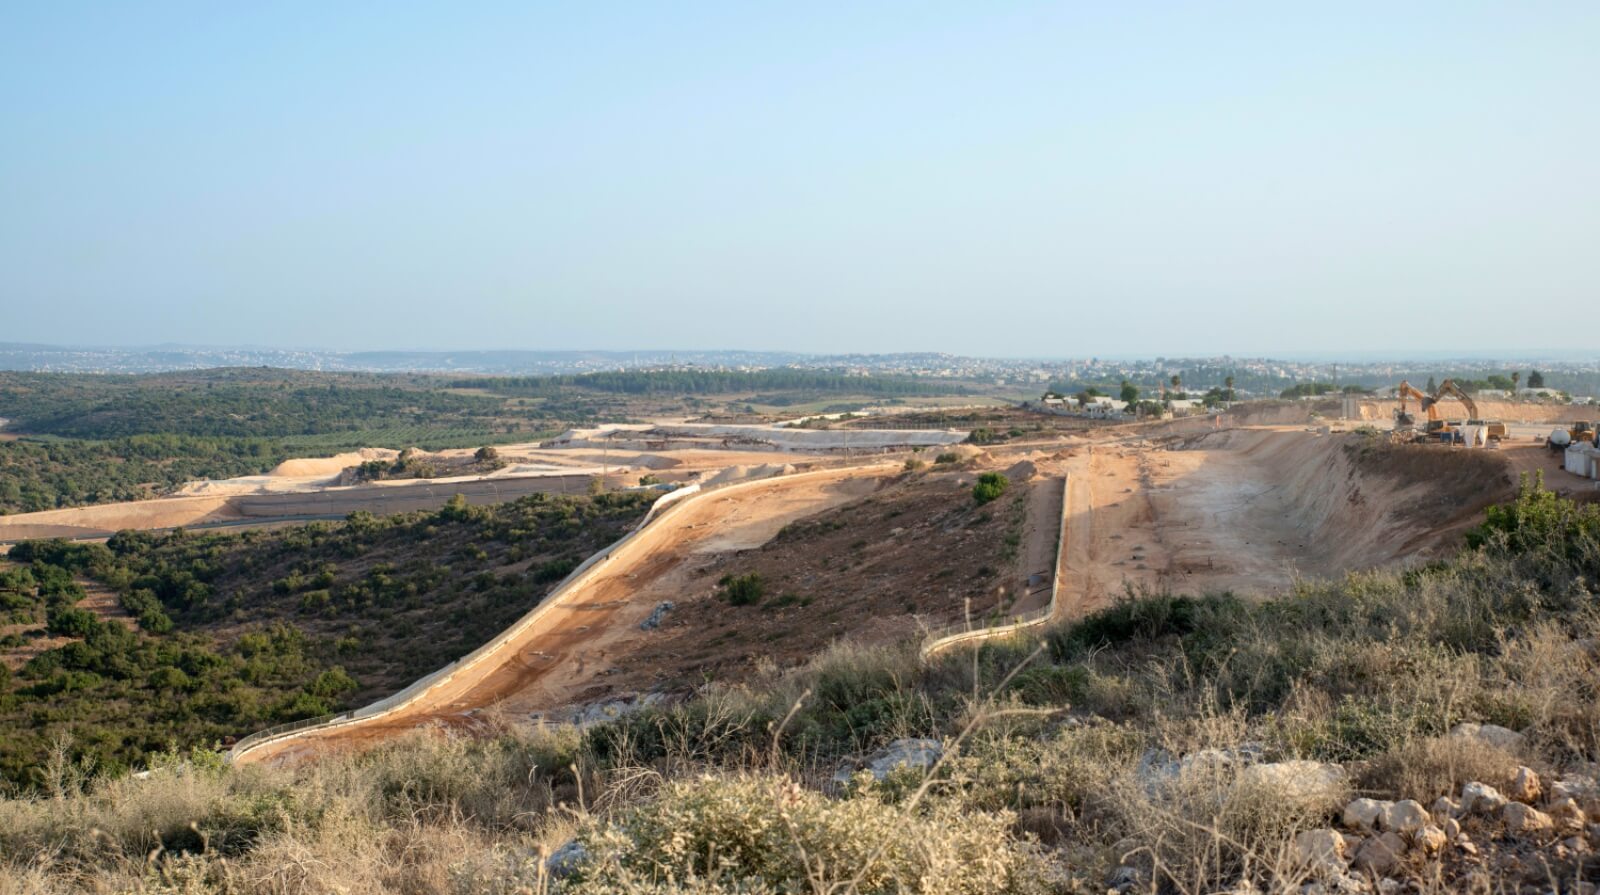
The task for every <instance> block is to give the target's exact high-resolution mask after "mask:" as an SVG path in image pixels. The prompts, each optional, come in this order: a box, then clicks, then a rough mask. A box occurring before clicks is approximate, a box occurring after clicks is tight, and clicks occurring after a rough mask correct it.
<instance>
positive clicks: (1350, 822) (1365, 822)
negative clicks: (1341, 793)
mask: <svg viewBox="0 0 1600 895" xmlns="http://www.w3.org/2000/svg"><path fill="white" fill-rule="evenodd" d="M1390 804H1391V803H1390V802H1380V801H1378V800H1377V799H1356V800H1355V801H1353V802H1351V803H1350V804H1348V805H1346V806H1344V817H1343V820H1344V825H1345V826H1347V827H1349V828H1350V829H1352V830H1361V831H1362V832H1365V833H1370V832H1372V831H1373V830H1375V829H1377V828H1378V818H1380V817H1382V816H1383V812H1384V811H1385V810H1386V809H1387V808H1388V807H1389V805H1390Z"/></svg>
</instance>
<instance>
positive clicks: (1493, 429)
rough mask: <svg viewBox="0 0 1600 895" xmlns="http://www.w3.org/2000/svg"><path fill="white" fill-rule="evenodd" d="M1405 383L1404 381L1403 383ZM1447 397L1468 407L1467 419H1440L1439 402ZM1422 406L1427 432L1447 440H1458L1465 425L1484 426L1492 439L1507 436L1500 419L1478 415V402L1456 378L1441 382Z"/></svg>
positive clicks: (1504, 426) (1499, 439)
mask: <svg viewBox="0 0 1600 895" xmlns="http://www.w3.org/2000/svg"><path fill="white" fill-rule="evenodd" d="M1402 384H1404V383H1402ZM1446 397H1450V398H1455V399H1456V400H1457V401H1460V402H1461V405H1462V406H1463V407H1465V408H1467V419H1466V420H1465V421H1464V422H1463V421H1455V420H1441V419H1439V402H1440V401H1442V400H1444V399H1445V398H1446ZM1422 408H1423V409H1424V410H1426V411H1427V412H1428V427H1427V430H1426V434H1427V435H1429V436H1431V437H1437V438H1440V439H1442V440H1445V441H1458V440H1460V438H1461V436H1462V431H1461V430H1462V428H1463V427H1464V426H1484V427H1485V428H1486V429H1487V430H1488V432H1487V437H1488V439H1489V440H1490V441H1501V440H1503V439H1504V438H1505V437H1506V433H1507V430H1506V424H1505V423H1503V422H1501V421H1500V420H1486V419H1483V418H1482V417H1480V416H1478V402H1476V401H1474V400H1472V396H1471V395H1469V394H1467V393H1466V392H1465V391H1462V389H1461V386H1459V385H1456V381H1455V380H1454V379H1446V380H1445V381H1443V382H1441V383H1439V387H1438V388H1437V389H1435V390H1434V392H1433V394H1432V395H1430V396H1428V397H1427V398H1425V399H1424V400H1423V402H1422Z"/></svg>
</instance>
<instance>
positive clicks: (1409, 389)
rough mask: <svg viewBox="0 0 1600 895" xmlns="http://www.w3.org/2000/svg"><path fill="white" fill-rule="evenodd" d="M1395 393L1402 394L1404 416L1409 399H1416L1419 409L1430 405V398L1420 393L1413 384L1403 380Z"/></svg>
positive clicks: (1401, 408)
mask: <svg viewBox="0 0 1600 895" xmlns="http://www.w3.org/2000/svg"><path fill="white" fill-rule="evenodd" d="M1395 391H1396V392H1399V393H1400V412H1401V413H1402V414H1403V413H1405V412H1406V399H1407V398H1416V399H1417V405H1418V406H1419V407H1426V406H1427V405H1428V396H1427V395H1425V394H1423V393H1422V392H1421V391H1419V390H1418V389H1417V388H1416V387H1415V386H1413V385H1412V384H1411V383H1409V382H1406V381H1405V380H1403V379H1402V380H1400V384H1399V385H1398V386H1396V387H1395Z"/></svg>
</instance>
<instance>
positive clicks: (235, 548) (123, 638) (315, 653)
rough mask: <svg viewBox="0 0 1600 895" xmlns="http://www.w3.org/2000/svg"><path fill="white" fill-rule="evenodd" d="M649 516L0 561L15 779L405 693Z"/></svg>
mask: <svg viewBox="0 0 1600 895" xmlns="http://www.w3.org/2000/svg"><path fill="white" fill-rule="evenodd" d="M650 499H651V497H650V496H649V495H646V494H637V493H635V494H629V493H620V494H603V495H598V496H595V497H554V496H545V495H534V496H531V497H528V498H524V499H522V500H518V501H515V502H512V503H506V504H500V505H496V506H489V507H477V506H467V505H466V504H465V503H462V502H460V501H453V502H452V503H451V504H449V505H447V506H446V507H444V508H442V509H440V510H439V511H437V512H431V513H408V514H401V515H395V516H387V517H376V516H373V515H371V514H368V513H357V514H353V515H352V516H351V517H350V518H349V519H348V520H346V521H343V522H328V523H313V524H309V525H301V526H295V527H290V528H283V529H277V530H272V531H249V532H243V533H239V534H227V535H224V534H189V533H185V532H183V531H181V530H180V531H175V532H171V533H165V534H153V533H141V532H123V533H121V534H119V535H117V536H116V537H114V538H112V539H111V540H110V541H109V542H108V543H106V544H72V543H67V542H62V541H32V542H24V543H22V544H19V545H17V546H16V547H15V548H13V550H12V551H11V554H10V556H9V557H6V558H4V559H3V560H0V601H3V602H0V611H3V612H4V616H3V617H0V622H3V623H4V627H3V628H0V632H3V633H0V661H3V662H4V666H3V668H4V671H0V723H3V724H4V725H5V728H6V730H7V735H6V736H5V737H4V738H0V778H3V779H4V780H5V781H7V782H9V783H10V784H12V785H13V786H23V787H28V786H37V785H39V784H41V783H42V782H44V781H43V777H42V774H43V773H44V769H45V768H46V766H47V763H48V759H49V758H50V755H51V754H52V751H53V750H59V751H60V752H61V755H62V757H63V758H64V759H65V760H67V761H70V762H73V763H75V764H80V765H83V766H85V767H94V768H97V769H99V770H100V771H102V772H107V773H113V774H114V773H117V772H119V771H120V770H122V769H126V768H129V767H135V766H139V765H141V764H143V763H144V762H145V761H146V760H147V758H148V757H149V756H150V755H151V754H152V753H154V752H158V751H161V750H166V749H172V748H178V749H189V748H195V747H199V748H210V747H212V746H214V745H215V744H216V743H218V742H220V741H221V740H223V738H226V737H237V736H242V735H244V734H247V733H250V732H252V731H254V730H256V729H259V728H261V727H265V726H267V725H270V724H275V723H279V722H284V721H292V720H297V719H300V718H307V717H314V716H317V715H322V714H325V713H328V712H331V711H334V710H336V709H340V708H344V707H346V706H351V705H359V704H363V703H365V702H368V701H371V700H372V699H374V698H377V697H379V696H382V695H384V694H387V693H390V692H393V691H395V690H398V689H400V688H401V687H403V686H404V685H405V684H407V683H409V682H411V681H412V680H414V679H416V678H418V677H421V676H422V675H423V674H426V673H428V672H430V671H432V670H434V669H436V668H439V667H441V666H443V665H445V664H447V663H448V662H450V661H452V660H453V659H455V658H457V657H459V656H461V655H463V654H465V653H467V652H470V651H471V650H472V649H474V648H476V647H477V646H478V645H480V644H481V643H483V642H484V641H486V640H488V639H489V638H490V637H492V636H493V635H494V634H495V633H497V632H498V631H500V630H501V629H502V628H504V627H506V626H507V625H509V624H510V623H511V622H512V621H513V620H514V619H516V618H517V617H518V616H520V615H522V614H523V613H525V612H527V611H528V610H529V609H531V608H533V607H534V606H536V605H537V604H538V602H539V600H540V599H541V598H542V596H543V595H544V593H545V592H547V591H548V590H549V589H550V588H551V587H552V586H553V585H554V584H555V583H556V582H558V581H559V580H560V579H561V578H563V577H565V576H566V574H567V573H568V572H570V571H571V570H572V569H573V568H574V567H575V566H577V564H578V563H579V562H581V561H582V560H583V559H585V558H587V557H588V556H589V555H590V554H592V553H594V552H595V551H597V550H599V549H600V548H602V547H603V546H605V545H606V544H608V543H610V542H612V541H614V540H616V539H617V538H619V537H621V536H622V535H623V534H624V533H625V532H626V531H627V530H628V529H629V528H630V527H632V526H633V525H634V524H636V523H637V521H638V520H639V518H640V517H641V515H642V514H643V512H644V510H645V509H646V508H647V507H648V505H649V501H650ZM93 594H98V595H101V596H103V597H105V599H101V600H93V599H91V597H92V595H93Z"/></svg>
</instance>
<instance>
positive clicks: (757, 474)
mask: <svg viewBox="0 0 1600 895" xmlns="http://www.w3.org/2000/svg"><path fill="white" fill-rule="evenodd" d="M792 472H794V467H793V466H792V465H790V464H788V463H763V464H761V465H759V466H729V467H727V468H726V469H723V470H722V471H720V472H718V473H717V474H716V475H713V476H712V477H711V478H709V479H706V480H705V482H704V483H703V484H706V485H725V484H727V483H728V482H739V481H744V480H746V479H765V478H771V477H772V476H775V475H789V474H790V473H792Z"/></svg>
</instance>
